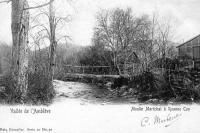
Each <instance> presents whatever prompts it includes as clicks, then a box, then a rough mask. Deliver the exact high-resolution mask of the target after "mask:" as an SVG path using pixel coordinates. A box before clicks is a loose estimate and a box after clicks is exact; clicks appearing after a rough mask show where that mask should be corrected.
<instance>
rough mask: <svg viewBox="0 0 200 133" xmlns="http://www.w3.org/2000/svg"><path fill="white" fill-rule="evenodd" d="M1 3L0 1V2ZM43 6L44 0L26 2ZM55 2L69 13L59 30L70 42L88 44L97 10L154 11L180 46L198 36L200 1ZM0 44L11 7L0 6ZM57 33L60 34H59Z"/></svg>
mask: <svg viewBox="0 0 200 133" xmlns="http://www.w3.org/2000/svg"><path fill="white" fill-rule="evenodd" d="M0 1H1V0H0ZM29 1H30V2H29V5H30V6H32V5H34V4H33V3H34V2H41V3H44V2H45V0H40V1H39V0H29ZM66 1H67V0H56V9H58V12H60V14H62V15H64V14H66V13H67V14H70V15H71V18H72V21H71V22H70V23H68V24H67V28H65V30H63V31H62V32H64V33H65V34H68V35H69V36H70V37H71V38H72V41H73V43H75V44H77V45H84V46H85V45H90V44H91V38H92V35H93V28H94V26H95V22H96V20H95V15H96V13H97V12H98V11H99V10H100V9H112V8H116V7H119V8H123V9H126V8H127V7H130V8H132V11H133V14H134V15H143V14H148V15H152V14H153V12H157V13H158V14H159V16H161V17H163V16H167V18H170V19H172V20H173V23H174V29H175V30H174V37H173V41H174V42H176V43H182V42H184V41H187V40H188V39H190V38H192V37H194V36H196V35H198V34H200V15H199V12H200V8H199V7H200V1H199V0H72V1H73V2H70V4H68V3H67V2H66ZM0 18H1V19H0V41H3V42H6V43H8V44H10V43H11V41H12V40H11V28H10V24H11V7H10V3H9V4H6V3H4V4H2V3H1V4H0ZM60 32H61V31H60Z"/></svg>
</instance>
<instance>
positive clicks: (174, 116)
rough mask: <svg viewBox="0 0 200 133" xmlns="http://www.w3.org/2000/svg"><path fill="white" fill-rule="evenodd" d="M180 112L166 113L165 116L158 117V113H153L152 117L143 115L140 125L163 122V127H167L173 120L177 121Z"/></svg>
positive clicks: (145, 125)
mask: <svg viewBox="0 0 200 133" xmlns="http://www.w3.org/2000/svg"><path fill="white" fill-rule="evenodd" d="M181 116H182V114H170V113H169V114H168V115H167V116H165V117H160V116H158V115H155V116H154V117H152V118H150V117H144V118H142V120H141V126H142V127H147V126H152V125H161V124H164V126H165V127H169V126H170V125H172V124H173V123H174V122H175V121H177V120H178V119H179V118H180V117H181Z"/></svg>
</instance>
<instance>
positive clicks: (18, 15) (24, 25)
mask: <svg viewBox="0 0 200 133" xmlns="http://www.w3.org/2000/svg"><path fill="white" fill-rule="evenodd" d="M24 8H29V5H28V2H27V1H26V0H12V17H11V18H12V24H11V29H12V40H13V46H12V65H11V72H12V75H13V78H14V81H15V82H16V89H17V90H18V91H19V92H20V95H21V100H22V102H23V100H24V98H25V97H26V94H27V87H28V47H27V45H28V30H29V11H28V10H24Z"/></svg>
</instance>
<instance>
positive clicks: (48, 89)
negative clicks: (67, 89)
mask: <svg viewBox="0 0 200 133" xmlns="http://www.w3.org/2000/svg"><path fill="white" fill-rule="evenodd" d="M54 96H55V90H54V88H53V84H52V83H51V80H50V79H49V78H48V75H47V74H45V73H44V72H42V71H38V72H35V73H29V83H28V93H27V102H30V103H31V104H48V103H51V102H52V100H53V98H54Z"/></svg>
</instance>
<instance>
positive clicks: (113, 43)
mask: <svg viewBox="0 0 200 133" xmlns="http://www.w3.org/2000/svg"><path fill="white" fill-rule="evenodd" d="M142 25H143V20H142V18H137V17H134V16H133V15H132V11H131V9H130V8H128V9H126V10H122V9H119V8H117V9H114V10H113V11H102V12H100V13H99V14H98V15H97V26H96V29H95V32H96V33H98V35H99V38H101V41H102V44H104V45H105V46H106V47H107V48H108V49H110V50H111V51H112V59H113V62H114V66H115V67H116V68H117V69H118V72H119V74H123V73H126V64H127V63H129V62H134V61H135V62H137V61H138V58H137V55H136V53H135V52H136V42H137V41H138V36H137V35H138V32H139V31H140V29H141V27H142ZM131 59H134V61H131Z"/></svg>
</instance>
